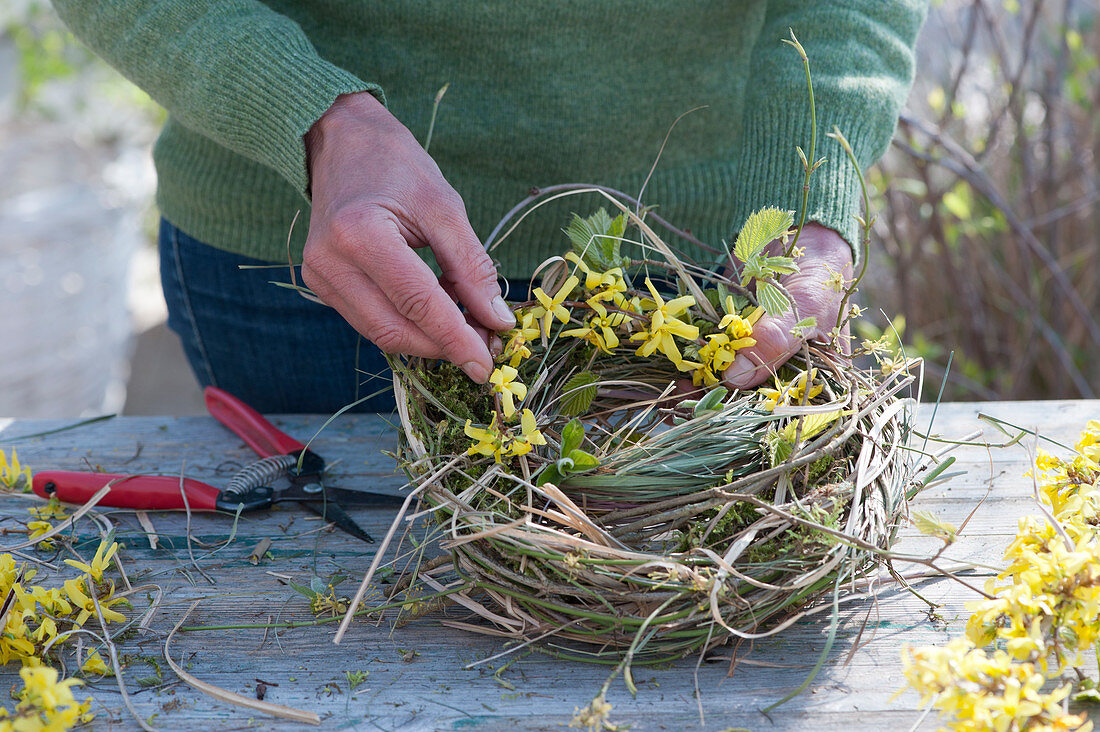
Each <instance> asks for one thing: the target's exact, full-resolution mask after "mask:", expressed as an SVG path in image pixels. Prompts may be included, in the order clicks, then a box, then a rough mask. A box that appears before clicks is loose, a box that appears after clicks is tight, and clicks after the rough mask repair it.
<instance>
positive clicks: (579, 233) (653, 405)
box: [391, 189, 914, 684]
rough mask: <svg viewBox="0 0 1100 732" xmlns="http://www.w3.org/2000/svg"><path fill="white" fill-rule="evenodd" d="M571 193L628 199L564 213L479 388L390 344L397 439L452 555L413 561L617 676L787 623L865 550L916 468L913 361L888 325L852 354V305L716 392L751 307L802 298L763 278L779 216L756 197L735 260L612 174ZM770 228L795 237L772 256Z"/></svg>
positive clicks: (508, 626) (782, 308)
mask: <svg viewBox="0 0 1100 732" xmlns="http://www.w3.org/2000/svg"><path fill="white" fill-rule="evenodd" d="M585 190H586V191H588V192H593V191H594V192H596V193H599V194H600V195H603V196H604V197H605V198H606V199H607V201H609V202H610V205H611V206H612V210H613V211H616V212H617V214H618V215H616V216H615V217H614V218H612V216H611V215H609V214H608V213H606V211H605V210H603V209H601V210H599V211H597V212H596V213H595V214H593V215H592V216H589V217H587V218H581V217H579V216H577V217H575V218H574V219H573V221H572V222H571V223H570V224H569V225H568V227H567V229H566V234H567V235H568V239H569V244H570V245H571V246H570V248H569V250H568V252H567V253H564V254H563V256H560V257H554V258H552V259H551V260H549V261H548V262H545V263H544V264H543V265H542V266H541V267H540V268H539V269H540V272H541V277H540V279H539V282H538V286H535V285H536V283H535V282H532V287H531V288H530V290H529V292H528V293H524V294H522V295H521V297H522V298H523V300H522V301H521V302H517V303H515V304H514V307H513V309H514V311H515V314H516V317H517V322H518V324H517V326H516V328H515V329H514V330H512V331H510V332H508V333H506V334H503V342H504V349H503V352H502V353H501V354H500V355H499V356H498V357H497V358H496V363H497V367H496V370H495V371H494V372H493V374H492V377H491V379H490V383H489V384H488V385H484V386H482V385H476V384H473V383H472V382H470V381H469V380H468V379H467V378H466V377H465V376H464V375H463V373H462V372H461V371H460V370H459V369H458V368H457V367H454V366H452V365H450V364H447V363H441V362H436V361H424V360H421V359H417V358H403V357H395V358H393V359H392V361H391V363H392V366H393V372H394V388H395V391H396V395H397V404H398V412H399V415H400V418H401V427H402V432H401V434H402V439H401V447H400V455H399V457H400V458H401V459H402V462H403V467H404V469H405V470H406V472H407V473H408V475H409V477H410V479H411V480H412V481H413V484H414V485H415V486H417V489H418V490H419V491H420V493H419V495H420V497H421V499H422V500H423V501H424V502H425V504H426V507H427V513H428V514H429V515H430V516H432V517H433V520H434V524H433V531H434V532H435V534H436V536H438V537H439V539H440V545H441V546H442V547H443V548H444V549H445V550H446V551H447V555H446V556H447V561H446V563H445V564H443V565H440V564H439V563H436V564H434V565H432V566H430V567H428V568H423V567H422V568H421V571H420V579H423V580H424V581H426V582H427V583H428V586H430V587H433V588H435V589H441V588H442V587H443V586H444V583H445V582H448V581H451V582H453V584H451V585H449V586H450V587H451V588H454V587H460V588H461V589H460V590H459V591H457V592H454V594H450V595H449V597H450V599H451V600H455V601H458V602H459V603H461V604H462V605H464V606H466V607H468V608H470V609H472V610H474V611H475V612H476V613H477V614H479V615H480V616H481V617H482V618H484V619H485V620H486V621H488V624H489V626H491V627H488V626H487V627H486V628H485V629H486V631H487V632H492V633H493V634H495V635H498V636H500V635H504V636H510V637H513V638H515V639H517V640H522V641H524V642H537V644H538V646H539V647H540V648H541V649H542V650H544V651H546V652H550V653H553V654H556V655H559V656H561V657H564V658H569V659H576V660H581V661H592V662H598V663H605V664H610V665H615V666H618V667H619V668H620V669H623V668H625V669H626V674H625V676H626V679H627V683H628V684H629V679H630V676H629V666H630V664H631V663H659V662H665V661H669V660H671V659H675V658H679V657H682V656H685V655H688V654H692V653H697V652H701V651H706V650H708V649H710V648H712V647H714V646H716V645H718V644H721V643H723V642H726V641H727V640H729V639H730V638H734V637H736V638H760V637H763V636H766V635H769V634H773V633H777V632H780V631H782V630H783V628H785V627H787V626H789V625H791V624H792V623H793V622H794V621H795V620H797V619H798V618H800V617H803V616H804V614H805V613H807V612H815V609H814V607H812V603H814V601H815V600H817V599H818V598H819V597H821V596H822V595H823V594H825V593H829V592H830V591H832V592H834V593H835V595H834V603H825V604H821V603H819V604H818V607H826V608H827V607H832V606H833V605H834V604H835V601H838V600H839V598H840V595H841V593H842V592H844V591H846V590H845V589H844V588H845V587H846V586H847V584H846V583H848V582H849V581H850V580H853V579H855V578H858V577H860V576H861V575H864V574H866V573H867V572H868V571H869V570H870V569H871V568H872V566H873V565H874V563H875V561H876V558H877V557H878V556H879V555H880V554H881V552H882V551H883V550H885V549H886V548H887V547H888V546H889V545H890V543H891V541H892V540H893V538H894V535H895V531H896V528H897V526H898V518H899V515H900V514H901V513H902V512H903V511H904V510H905V507H906V497H907V492H909V491H910V490H911V487H912V486H913V485H914V484H913V483H912V476H913V472H914V465H913V463H914V461H913V459H912V458H911V457H910V455H911V453H910V451H908V450H907V449H906V447H905V444H906V439H907V437H908V434H909V431H910V420H911V416H912V410H911V400H909V399H903V398H899V394H901V393H902V392H903V391H904V390H906V389H908V388H909V387H910V386H911V384H912V383H913V381H914V376H913V375H911V373H910V369H909V366H911V362H906V361H905V359H902V358H900V357H897V356H894V355H893V354H890V353H886V352H884V350H883V343H884V342H883V341H880V342H875V343H868V344H866V346H865V348H864V349H861V350H862V352H864V353H871V354H874V355H875V357H876V358H877V360H878V363H877V365H876V367H874V368H869V369H864V370H861V369H858V368H856V367H854V366H853V365H851V364H852V361H851V359H850V358H849V357H848V356H847V355H844V354H842V353H841V350H840V345H839V344H840V343H841V337H840V335H839V334H840V333H842V332H843V330H844V326H845V325H846V322H847V319H849V318H850V317H851V316H852V314H853V312H858V308H854V309H853V308H850V307H848V305H847V303H845V306H844V309H843V312H842V317H841V320H840V322H838V323H835V324H830V325H835V327H833V328H832V340H831V342H829V343H814V344H811V345H807V346H806V347H805V348H804V350H803V351H802V353H801V354H800V355H799V356H797V357H796V358H795V359H793V360H792V361H791V362H790V363H788V364H787V365H785V366H783V367H781V368H779V370H778V372H777V373H776V374H775V375H774V379H773V380H772V381H770V382H768V383H767V384H766V385H765V386H763V387H761V388H758V389H755V390H751V391H733V392H731V391H729V390H728V389H727V388H726V387H725V386H724V385H723V384H722V383H721V374H722V372H723V370H724V369H725V368H726V367H727V366H728V365H729V364H730V363H731V362H732V360H733V358H734V357H735V355H736V353H737V351H738V350H739V349H741V348H744V347H747V346H750V345H752V344H754V343H755V341H754V339H753V337H752V331H753V324H754V323H755V322H756V321H757V319H758V318H759V317H761V315H762V314H763V313H764V312H770V313H782V312H786V311H788V310H790V309H791V308H792V307H794V306H793V305H792V302H791V300H790V298H789V297H788V296H787V294H786V293H785V291H784V290H783V288H782V287H781V286H780V285H779V283H778V281H777V275H779V274H782V273H785V272H792V271H795V270H797V267H798V264H797V259H796V256H795V255H796V254H797V252H798V250H797V248H796V247H797V238H796V237H797V231H798V229H796V228H795V227H794V221H793V216H792V213H791V212H787V211H781V210H778V209H774V208H768V209H763V210H761V211H759V212H757V213H756V214H754V215H753V216H752V217H751V218H750V219H749V221H748V223H747V224H746V225H745V227H744V228H743V229H742V231H741V232H740V234H739V235H738V237H737V239H736V242H735V244H734V247H733V250H732V252H729V253H728V256H729V259H727V260H726V261H727V262H732V263H733V267H735V268H736V274H734V273H733V271H732V270H731V269H728V270H727V271H730V272H731V275H730V276H726V275H724V274H722V272H721V270H722V268H720V267H718V268H716V267H704V266H700V265H698V264H696V263H693V262H691V261H688V260H687V259H686V258H685V257H684V256H683V255H682V254H679V253H677V252H675V251H674V250H673V249H672V248H671V247H670V246H669V245H667V244H666V243H665V241H663V240H662V239H661V238H660V237H659V236H658V235H657V233H656V232H655V231H654V229H653V228H651V226H650V223H649V222H650V221H652V220H654V219H655V218H656V217H653V216H652V215H650V214H646V213H645V212H644V211H643V214H642V216H639V215H637V213H636V212H635V211H634V210H633V209H632V208H628V206H627V205H625V204H624V203H622V202H621V201H620V200H619V198H618V197H617V196H614V195H611V194H609V193H608V192H607V189H582V190H572V191H568V192H564V193H559V194H558V195H567V194H571V193H579V192H584V191H585ZM521 221H522V217H520V219H519V220H518V221H517V222H516V225H519V223H520V222H521ZM514 228H515V227H514V226H513V229H514ZM509 231H511V229H510V230H509ZM784 238H786V239H787V241H788V247H787V252H786V255H783V256H770V255H769V254H767V253H766V251H767V250H766V249H765V246H766V245H767V244H768V243H769V242H770V241H772V240H774V239H781V240H782V239H784ZM565 246H566V245H565V242H564V241H563V248H564V247H565ZM624 251H631V252H635V253H637V254H636V256H633V257H628V256H624V255H623V254H622V252H624ZM787 255H790V256H787ZM716 270H719V271H717V272H716ZM849 284H850V283H849ZM851 289H854V284H852V285H851V287H850V289H849V293H847V294H850V291H851ZM845 300H847V297H846V296H845ZM809 325H810V323H809V322H807V321H802V322H800V323H799V325H798V326H796V327H807V326H809ZM824 330H826V331H828V330H829V328H828V327H826V328H824ZM856 355H858V353H857V354H856ZM688 387H694V388H696V389H697V391H696V392H695V393H694V394H689V395H687V396H685V393H684V392H685V391H686V390H689V389H688ZM447 573H450V577H449V578H447V577H445V575H446V574H447ZM456 575H457V576H456ZM406 586H407V585H406Z"/></svg>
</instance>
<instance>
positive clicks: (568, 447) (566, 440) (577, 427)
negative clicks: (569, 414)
mask: <svg viewBox="0 0 1100 732" xmlns="http://www.w3.org/2000/svg"><path fill="white" fill-rule="evenodd" d="M583 442H584V423H583V422H581V421H580V420H579V419H574V420H571V421H570V422H569V424H567V425H565V427H564V428H563V429H562V431H561V454H562V455H568V454H569V453H571V452H573V451H574V450H576V449H577V448H578V447H580V446H581V444H582V443H583Z"/></svg>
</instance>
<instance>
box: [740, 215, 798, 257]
mask: <svg viewBox="0 0 1100 732" xmlns="http://www.w3.org/2000/svg"><path fill="white" fill-rule="evenodd" d="M793 224H794V212H793V211H784V210H783V209H779V208H775V207H773V206H768V207H767V208H762V209H760V210H759V211H756V212H755V213H753V214H751V215H750V216H749V218H748V220H747V221H745V225H744V226H742V227H741V231H740V232H738V234H737V241H735V242H734V244H733V253H734V256H736V257H737V258H738V259H739V260H741V261H742V262H744V261H746V260H747V259H749V257H753V256H755V255H757V254H759V253H760V252H761V251H763V249H764V247H766V246H767V245H768V242H770V241H771V240H772V239H778V238H779V237H780V236H782V235H783V234H784V233H785V232H786V231H787V230H788V229H790V228H791V226H792V225H793Z"/></svg>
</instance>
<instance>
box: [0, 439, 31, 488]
mask: <svg viewBox="0 0 1100 732" xmlns="http://www.w3.org/2000/svg"><path fill="white" fill-rule="evenodd" d="M0 489H5V490H9V491H29V490H30V489H31V469H30V468H29V467H28V466H26V465H20V464H19V455H18V453H16V451H15V450H14V449H13V450H12V451H11V460H8V456H7V455H5V454H4V451H3V450H0Z"/></svg>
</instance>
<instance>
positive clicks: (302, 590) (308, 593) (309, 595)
mask: <svg viewBox="0 0 1100 732" xmlns="http://www.w3.org/2000/svg"><path fill="white" fill-rule="evenodd" d="M287 584H288V585H290V589H292V590H294V591H295V592H297V593H298V594H299V595H301V596H302V597H304V598H306V599H307V600H312V599H313V598H315V597H317V593H316V592H314V591H313V590H311V589H310V588H308V587H306V586H305V585H300V584H297V583H296V582H291V581H289V580H288V581H287Z"/></svg>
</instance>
